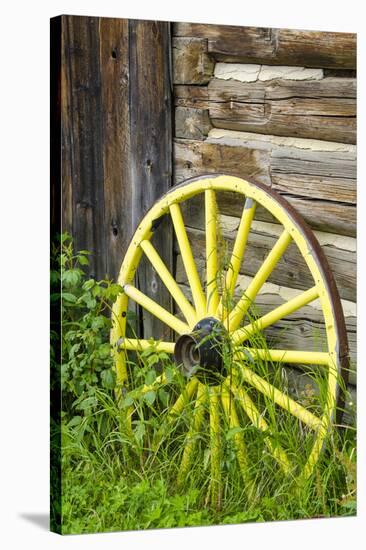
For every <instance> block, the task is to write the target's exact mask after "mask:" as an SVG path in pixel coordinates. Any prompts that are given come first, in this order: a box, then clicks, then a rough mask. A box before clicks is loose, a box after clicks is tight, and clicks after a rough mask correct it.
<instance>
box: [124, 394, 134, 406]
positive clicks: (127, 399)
mask: <svg viewBox="0 0 366 550" xmlns="http://www.w3.org/2000/svg"><path fill="white" fill-rule="evenodd" d="M131 405H133V396H132V395H131V394H127V395H126V396H125V398H124V400H123V405H122V406H123V408H127V407H131Z"/></svg>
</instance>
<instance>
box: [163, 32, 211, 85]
mask: <svg viewBox="0 0 366 550" xmlns="http://www.w3.org/2000/svg"><path fill="white" fill-rule="evenodd" d="M172 52H173V82H174V84H207V83H208V82H209V81H210V79H211V77H212V75H213V71H214V66H215V62H214V60H213V59H212V57H210V56H209V55H208V53H207V40H206V39H203V38H173V48H172Z"/></svg>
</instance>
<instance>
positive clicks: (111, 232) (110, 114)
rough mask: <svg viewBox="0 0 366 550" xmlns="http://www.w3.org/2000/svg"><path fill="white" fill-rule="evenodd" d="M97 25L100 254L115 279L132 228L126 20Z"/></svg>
mask: <svg viewBox="0 0 366 550" xmlns="http://www.w3.org/2000/svg"><path fill="white" fill-rule="evenodd" d="M99 28H100V70H101V83H102V104H103V111H102V113H103V145H102V148H103V149H102V150H103V166H104V208H105V218H104V224H105V227H104V230H105V233H106V240H105V242H106V248H105V250H104V253H105V255H106V262H107V266H106V269H107V274H108V276H109V277H111V278H112V279H114V280H116V279H117V276H118V272H119V269H120V267H121V263H122V260H123V257H124V254H125V252H126V250H127V245H128V243H129V241H130V239H131V237H132V232H133V229H134V228H133V225H132V219H131V209H130V208H126V205H129V204H131V200H132V189H131V186H130V179H129V171H130V148H131V145H130V133H129V131H128V128H129V126H130V120H129V105H128V97H129V84H128V82H129V46H128V39H129V38H128V20H127V19H109V18H108V19H105V18H101V19H100V27H99ZM126 130H127V131H126ZM100 230H102V228H100Z"/></svg>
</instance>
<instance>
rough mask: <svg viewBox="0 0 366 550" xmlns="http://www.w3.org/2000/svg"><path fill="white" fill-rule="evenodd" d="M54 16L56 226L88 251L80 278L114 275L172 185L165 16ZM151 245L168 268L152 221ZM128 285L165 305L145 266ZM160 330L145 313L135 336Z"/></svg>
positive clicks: (168, 256)
mask: <svg viewBox="0 0 366 550" xmlns="http://www.w3.org/2000/svg"><path fill="white" fill-rule="evenodd" d="M57 19H58V20H59V25H58V26H57V29H59V30H57V31H56V30H55V29H56V26H53V27H52V29H53V30H52V32H59V33H60V37H59V38H60V51H59V57H60V72H61V74H60V77H59V81H60V86H59V92H58V94H59V96H58V100H57V98H54V100H55V102H57V101H58V102H57V106H58V107H57V109H58V110H59V111H60V117H61V123H60V131H61V140H62V154H61V173H60V178H61V181H62V229H63V231H65V230H67V231H68V232H69V233H70V234H71V235H72V236H73V238H74V245H75V249H76V250H80V249H87V250H89V251H90V252H91V253H92V255H91V257H90V270H89V274H90V276H92V277H97V278H98V279H100V278H105V277H108V278H111V279H114V280H116V279H117V276H118V272H119V269H120V266H121V262H122V260H123V257H124V254H125V252H126V249H127V246H128V244H129V241H130V239H131V237H132V234H133V232H134V231H135V228H136V226H137V225H138V223H139V221H140V220H141V218H142V217H143V215H144V214H145V212H146V211H147V210H148V209H149V208H150V206H151V205H152V204H153V203H154V202H155V200H156V199H157V198H159V197H160V196H161V195H162V194H164V193H165V192H166V191H167V190H168V189H169V188H170V187H171V185H172V130H171V129H172V102H171V96H172V94H171V76H170V67H171V59H170V52H171V47H170V44H171V35H170V24H169V23H164V22H157V21H135V20H127V19H110V18H98V17H78V16H61V17H59V18H57ZM154 244H155V246H156V247H157V249H158V250H159V252H160V254H161V256H162V257H163V259H164V261H165V262H166V263H167V264H168V265H170V266H171V265H172V233H171V232H170V231H169V230H167V228H163V227H161V228H159V230H157V231H156V234H155V235H154ZM136 284H137V285H138V286H139V288H141V289H142V290H143V291H144V292H145V293H146V294H148V295H149V296H151V297H152V298H153V299H154V300H156V301H158V302H159V303H161V304H162V305H164V306H165V307H167V308H168V309H169V308H170V307H171V304H170V300H169V298H168V297H167V295H166V293H165V289H163V285H162V283H161V281H160V280H159V278H158V277H157V275H156V273H155V272H154V271H153V270H152V268H151V266H150V265H148V264H143V266H142V269H141V271H140V275H139V280H138V281H136ZM140 327H142V323H141V324H140ZM141 330H142V328H141ZM160 330H161V325H160V323H158V322H157V321H155V320H154V319H152V318H151V317H150V316H147V315H146V318H145V319H144V331H145V332H144V334H145V336H150V335H151V334H157V333H158V334H159V331H160ZM157 331H158V332H157ZM140 334H141V335H142V333H140Z"/></svg>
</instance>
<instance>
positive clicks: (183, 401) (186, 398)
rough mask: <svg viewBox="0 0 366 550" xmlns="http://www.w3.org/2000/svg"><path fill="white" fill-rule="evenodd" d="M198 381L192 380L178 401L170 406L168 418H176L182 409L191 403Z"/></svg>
mask: <svg viewBox="0 0 366 550" xmlns="http://www.w3.org/2000/svg"><path fill="white" fill-rule="evenodd" d="M197 386H198V379H197V378H192V379H191V380H190V381H189V382H188V384H187V385H186V386H185V388H184V389H183V391H182V393H181V394H180V395H179V397H178V399H177V400H176V402H175V403H174V405H172V407H171V408H170V411H169V415H168V418H169V419H171V418H176V417H177V416H179V415H180V413H181V412H182V411H183V409H184V407H185V406H186V405H187V404H188V403H189V402H190V401H191V399H192V397H193V395H194V393H195V392H196V390H197Z"/></svg>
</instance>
